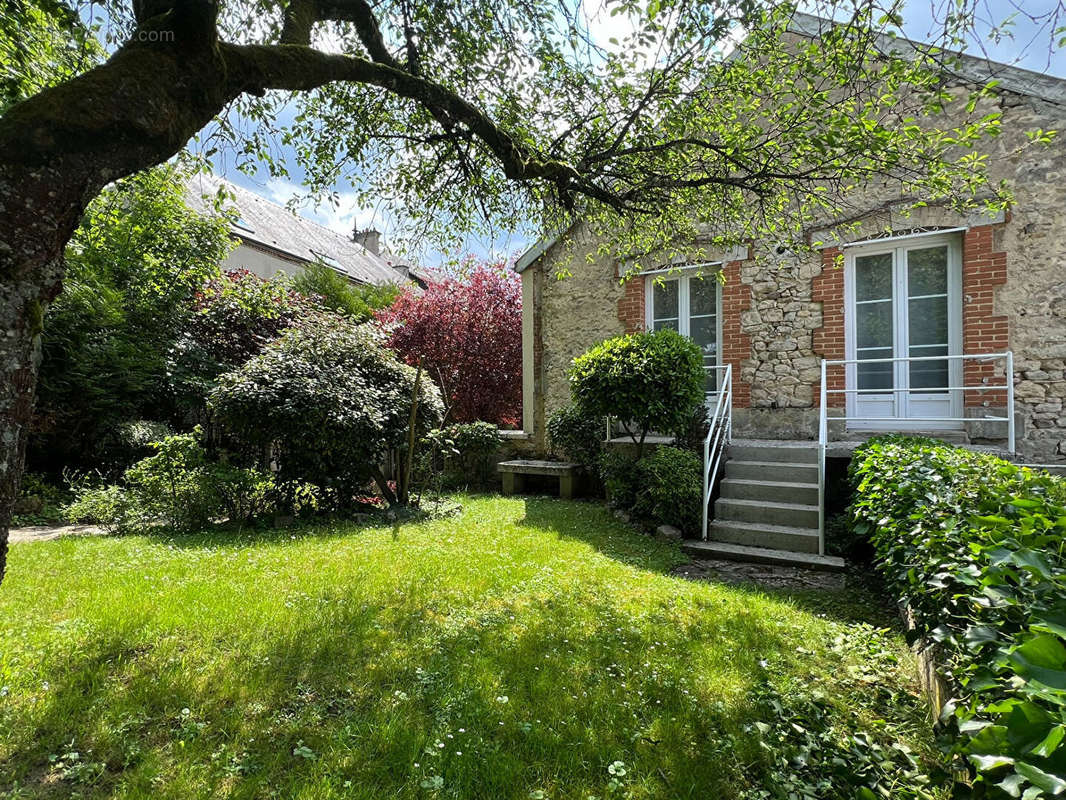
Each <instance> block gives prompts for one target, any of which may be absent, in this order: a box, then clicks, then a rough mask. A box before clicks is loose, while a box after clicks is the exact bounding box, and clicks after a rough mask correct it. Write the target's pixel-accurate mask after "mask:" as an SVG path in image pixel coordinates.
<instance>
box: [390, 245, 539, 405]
mask: <svg viewBox="0 0 1066 800" xmlns="http://www.w3.org/2000/svg"><path fill="white" fill-rule="evenodd" d="M377 318H378V320H380V321H381V323H382V324H383V325H385V326H386V329H387V330H389V331H390V344H391V346H392V347H393V348H394V349H395V350H396V351H397V352H398V353H399V354H400V355H401V357H402V358H404V360H406V361H407V362H409V363H411V364H416V363H418V360H419V359H421V360H422V367H423V369H425V370H426V371H427V372H428V373H429V374H430V375H431V376H432V377H433V379H434V380H436V381H437V385H438V386H440V388H441V394H442V396H443V397H444V399H445V403H446V404H447V408H446V412H447V413H446V417H445V419H446V420H447V421H448V422H475V421H477V420H484V421H486V422H494V423H497V424H499V425H517V424H518V422H519V420H520V418H521V411H522V282H521V280H520V279H519V277H518V276H517V275H516V274H515V273H514V272H511V271H510V270H509V269H508V268H507V265H506V264H504V263H503V262H498V263H486V264H477V265H473V266H469V267H468V268H466V269H464V270H463V273H462V275H461V277H458V278H454V277H449V278H445V279H444V280H441V281H438V282H436V283H431V284H430V285H429V287H428V288H426V289H425V291H422V292H415V291H411V290H410V289H408V290H406V291H405V292H404V293H403V294H401V295H400V297H399V298H397V300H396V302H395V303H393V304H392V306H391V307H390V308H388V309H386V310H384V311H380V312H378V314H377Z"/></svg>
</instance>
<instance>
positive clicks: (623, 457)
mask: <svg viewBox="0 0 1066 800" xmlns="http://www.w3.org/2000/svg"><path fill="white" fill-rule="evenodd" d="M598 467H599V475H600V481H602V482H603V488H604V489H605V490H606V491H607V499H608V500H610V501H611V503H612V504H614V505H616V506H618V507H619V508H632V507H633V503H634V502H636V499H637V491H638V489H640V480H639V477H638V475H637V462H636V460H635V459H634V458H633V457H632V456H630V455H628V454H626V453H624V452H622V451H620V450H611V449H607V450H604V451H603V452H601V453H600V457H599V463H598Z"/></svg>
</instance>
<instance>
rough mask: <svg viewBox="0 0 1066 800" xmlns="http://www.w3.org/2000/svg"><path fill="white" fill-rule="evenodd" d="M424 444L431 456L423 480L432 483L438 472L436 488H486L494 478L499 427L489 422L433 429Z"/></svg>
mask: <svg viewBox="0 0 1066 800" xmlns="http://www.w3.org/2000/svg"><path fill="white" fill-rule="evenodd" d="M422 446H423V448H425V450H426V451H427V454H428V456H429V459H428V461H427V460H423V465H422V470H421V472H422V473H423V474H422V475H421V480H422V482H423V483H424V484H425V483H432V482H433V473H435V472H439V473H440V474H439V478H440V480H439V481H437V487H436V488H440V487H443V486H448V487H469V486H475V487H478V488H484V487H486V486H488V485H489V483H491V482H492V480H493V468H494V467H495V466H496V465H495V462H494V461H493V459H492V456H494V455H495V454H496V452H497V451H499V449H500V429H499V428H497V427H496V426H495V425H491V424H489V423H488V422H470V423H466V424H460V425H449V426H448V427H447V428H442V429H437V430H433V431H430V432H429V433H428V434H427V435H426V437H425V439H424V440H423V442H422Z"/></svg>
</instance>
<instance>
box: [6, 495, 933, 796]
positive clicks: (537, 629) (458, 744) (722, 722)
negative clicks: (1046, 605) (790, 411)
mask: <svg viewBox="0 0 1066 800" xmlns="http://www.w3.org/2000/svg"><path fill="white" fill-rule="evenodd" d="M462 500H463V502H464V505H465V510H464V511H463V513H462V514H461V515H459V516H457V517H454V518H450V519H445V520H438V521H434V522H428V523H427V522H424V523H419V524H413V523H412V524H404V525H397V526H395V527H394V528H388V527H370V528H359V527H356V526H351V525H343V524H337V525H332V526H319V527H315V528H305V529H299V530H294V531H270V532H267V533H259V534H249V533H246V534H243V535H241V536H239V537H238V536H235V535H234V534H226V533H222V532H212V533H205V534H202V535H198V536H181V537H167V536H163V535H154V536H126V537H118V538H79V539H60V540H55V541H50V542H41V543H34V544H19V545H14V546H13V547H12V552H11V558H10V563H9V572H8V577H7V578H6V579H5V581H4V583H3V585H2V586H0V687H2V688H0V694H2V696H0V795H4V794H5V793H8V794H9V795H10V796H14V797H23V796H26V797H70V796H84V797H121V798H149V797H150V798H164V797H173V798H196V797H240V798H267V797H279V798H334V797H345V798H391V797H397V798H422V797H456V798H520V799H521V800H528V798H537V797H545V798H580V799H581V800H586V798H588V797H590V796H593V797H597V798H607V797H629V798H680V797H693V798H722V799H723V800H724V799H725V798H730V797H737V796H741V795H742V794H743V793H745V792H753V794H750V796H753V797H755V796H770V795H759V794H758V791H759V786H760V785H761V784H763V783H768V784H769V783H772V780H771V777H772V774H773V773H772V771H771V770H772V769H773V764H772V761H773V758H772V756H773V754H772V753H771V754H769V755H768V752H767V750H766V749H765V748H763V747H761V746H760V744H759V728H758V727H757V726H755V725H754V724H753V723H756V722H763V721H767V720H766V712H765V709H764V707H763V706H760V705H759V704H757V703H755V702H754V700H753V698H755V697H757V696H765V694H766V692H767V687H769V686H772V687H775V688H774V691H780V692H782V693H784V696H789V695H790V694H793V693H804V692H810V691H812V690H813V689H815V688H816V689H817V690H818V693H819V695H820V696H822V697H823V698H824V700H820V701H819V702H824V703H825V704H826V705H827V708H828V709H829V710H828V713H829V714H830V716H832V717H833V718H835V719H838V720H840V721H841V722H846V723H847V724H849V725H850V724H854V719H855V714H856V713H858V715H859V717H858V718H859V719H860V720H868V722H869V725H870V726H871V728H872V729H874V730H875V731H876V730H880V731H882V733H884V734H885V735H886V736H888V737H890V738H893V739H895V738H899V737H903V739H904V740H905V741H907V742H908V743H909V744H910V745H911V746H912V747H914V748H916V749H917V751H918V752H919V753H926V752H928V750H929V743H928V741H927V740H926V739H925V734H924V733H923V731H924V729H925V720H924V718H923V716H922V711H921V707H920V704H919V703H918V702H917V701H916V700H915V699H914V697H913V695H912V688H913V687H912V686H911V685H910V677H909V676H910V674H911V673H910V670H911V667H912V664H911V663H910V661H909V655H908V654H907V651H906V648H905V647H904V646H903V644H902V642H901V640H900V639H899V638H898V636H896V635H895V634H892V633H888V632H883V631H873V630H871V629H870V628H869V626H860V625H856V624H855V623H854V622H853V621H852V620H851V616H852V615H853V614H854V613H855V610H856V606H855V598H854V597H852V596H851V595H833V594H830V595H821V596H804V597H798V598H797V597H791V598H790V597H786V596H783V595H777V596H775V595H772V594H767V593H763V592H759V591H756V590H754V589H745V588H737V587H727V586H721V585H714V584H707V583H696V582H688V581H685V580H682V579H679V578H676V577H673V576H671V575H670V574H669V571H670V568H671V567H673V566H675V565H677V564H679V563H681V562H683V561H684V558H683V556H681V554H680V553H679V551H678V550H677V549H676V547H674V546H672V545H667V544H662V543H658V542H656V541H653V540H651V539H649V538H647V537H643V536H638V535H637V534H635V533H633V532H632V531H631V530H629V529H628V528H626V527H624V526H622V525H621V524H620V523H618V522H616V521H615V520H614V519H613V518H611V517H610V515H609V514H608V512H607V511H606V510H605V509H604V508H602V507H601V506H598V505H596V504H592V503H567V502H561V501H555V500H548V499H525V500H523V499H512V498H507V499H502V498H492V497H489V498H477V499H472V498H462ZM863 608H864V607H863V606H862V605H861V604H860V606H859V611H860V612H861V611H862V610H863ZM834 616H835V617H836V618H834ZM855 642H859V646H855V645H854V643H855ZM870 648H873V652H874V653H875V656H876V658H875V660H878V661H879V663H881V664H882V667H884V664H886V663H887V664H888V667H884V668H883V669H882V671H881V673H879V674H878V675H876V676H874V677H873V678H871V676H870V674H869V669H870V667H869V662H870V659H871V655H870ZM886 676H887V678H886ZM886 680H887V684H885V681H886ZM875 684H876V685H875ZM878 698H880V699H878ZM855 709H859V712H856V711H855ZM849 720H850V722H849ZM770 721H772V720H770ZM886 732H887V733H886ZM848 737H850V732H848V735H847V736H846V737H845V738H848ZM615 762H623V764H624V767H621V768H620V767H618V766H617V765H616V766H615V768H614V773H615V774H614V775H612V774H611V773H610V771H609V768H610V767H611V765H612V764H615ZM623 770H624V772H625V774H624V775H620V774H618V773H619V772H621V771H623ZM612 780H613V781H614V784H612V783H611V782H612ZM768 791H772V786H771V787H770V788H769V789H768ZM538 793H542V794H538Z"/></svg>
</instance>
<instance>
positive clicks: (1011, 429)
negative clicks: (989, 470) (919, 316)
mask: <svg viewBox="0 0 1066 800" xmlns="http://www.w3.org/2000/svg"><path fill="white" fill-rule="evenodd" d="M1000 359H1002V360H1003V362H1004V373H1005V374H1004V382H1003V383H1002V384H998V383H995V384H980V385H978V386H966V385H965V384H964V385H962V386H946V387H936V388H926V387H912V386H908V387H905V388H896V387H894V388H892V389H887V390H885V389H858V388H853V389H848V388H844V389H829V388H827V387H826V370H827V368H828V367H838V366H848V365H850V364H895V363H899V362H907V363H910V362H913V361H948V360H959V361H967V360H969V361H996V360H1000ZM990 391H1006V393H1007V412H1006V416H1003V417H998V416H997V417H965V416H963V417H922V416H917V417H900V416H894V417H871V416H867V415H865V414H853V415H849V414H848V413H847V410H846V409H845V413H844V414H843V415H841V416H834V417H833V421H834V422H837V421H841V422H845V423H846V422H847V421H848V420H864V421H867V422H894V421H897V420H904V419H905V420H910V421H914V422H963V423H965V422H970V421H981V422H1006V423H1007V450H1008V452H1009V453H1011V455H1013V454H1014V452H1015V450H1016V441H1015V434H1016V431H1015V421H1014V353H1013V352H1012V351H1010V350H1006V351H1004V352H1002V353H955V354H951V355H942V356H914V357H910V356H900V357H897V358H841V359H831V360H830V359H824V358H823V359H822V364H821V379H820V389H819V399H820V402H819V409H818V552H819V553H820V554H824V552H825V453H826V448H827V446H828V440H829V420H828V408H827V401H828V397H829V395H830V394H844V395H852V396H854V395H860V394H878V393H879V394H892V395H899V394H910V393H915V392H919V393H921V392H926V393H928V392H990Z"/></svg>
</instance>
